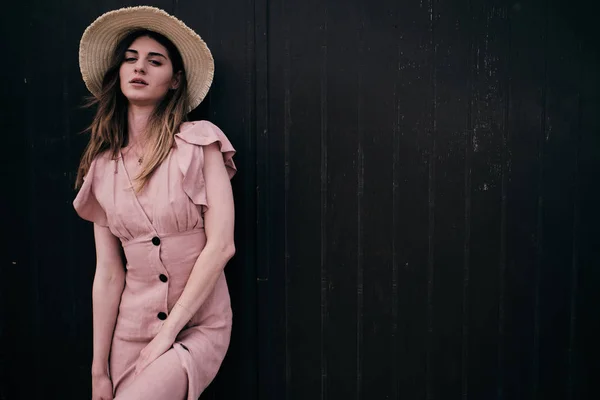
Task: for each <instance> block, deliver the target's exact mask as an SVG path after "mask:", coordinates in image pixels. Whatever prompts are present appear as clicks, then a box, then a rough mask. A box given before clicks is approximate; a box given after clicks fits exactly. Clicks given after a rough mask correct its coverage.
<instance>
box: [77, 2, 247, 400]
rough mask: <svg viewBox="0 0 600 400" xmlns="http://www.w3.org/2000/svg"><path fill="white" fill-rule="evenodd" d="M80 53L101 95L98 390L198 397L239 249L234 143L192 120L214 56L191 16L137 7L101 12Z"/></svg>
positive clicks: (109, 394)
mask: <svg viewBox="0 0 600 400" xmlns="http://www.w3.org/2000/svg"><path fill="white" fill-rule="evenodd" d="M79 59H80V67H81V72H82V76H83V79H84V81H85V84H86V86H87V87H88V89H89V90H90V91H91V92H92V94H93V95H94V96H95V103H96V105H97V112H96V116H95V118H94V120H93V122H92V124H91V126H90V132H91V136H90V140H89V144H88V146H87V148H86V149H85V152H84V154H83V156H82V158H81V164H80V166H79V172H78V176H77V186H78V187H80V190H79V193H78V194H77V197H76V198H75V201H74V207H75V209H76V211H77V212H78V214H79V215H80V216H81V217H82V218H84V219H86V220H89V221H93V222H94V237H95V243H96V254H97V260H96V273H95V277H94V284H93V289H92V299H93V333H94V338H93V348H94V351H93V362H92V399H93V400H106V399H113V397H114V398H115V399H118V400H130V399H144V400H151V399H173V400H175V399H189V400H192V399H194V400H196V399H197V398H198V396H199V395H200V394H201V393H202V391H203V390H204V389H205V388H206V386H207V385H208V384H209V383H210V382H211V380H212V379H213V378H214V376H215V375H216V373H217V371H218V369H219V367H220V365H221V362H222V360H223V358H224V356H225V353H226V351H227V348H228V346H229V338H230V332H231V307H230V299H229V292H228V289H227V284H226V281H225V276H224V274H223V268H224V266H225V264H226V263H227V261H228V260H229V259H230V258H231V257H232V256H233V254H234V252H235V247H234V242H233V229H234V205H233V195H232V191H231V185H230V179H231V177H232V176H233V175H234V173H235V171H236V168H235V165H234V163H233V161H232V157H233V155H234V153H235V150H234V149H233V147H232V145H231V143H230V142H229V141H228V140H227V138H226V137H225V135H224V134H223V132H221V130H219V128H217V127H216V126H215V125H213V124H211V123H210V122H207V121H197V122H184V120H185V117H186V114H187V113H188V112H189V111H190V110H191V109H193V108H194V107H196V106H197V105H198V104H199V103H200V102H201V101H202V99H203V98H204V97H205V95H206V93H207V92H208V89H209V87H210V84H211V82H212V77H213V71H214V63H213V59H212V56H211V54H210V51H209V49H208V48H207V46H206V44H205V43H204V41H202V39H201V38H200V37H199V36H198V35H197V34H196V33H195V32H194V31H192V30H191V29H190V28H188V27H187V26H186V25H185V24H184V23H183V22H181V21H179V20H178V19H176V18H174V17H173V16H171V15H169V14H167V13H166V12H164V11H162V10H160V9H156V8H153V7H131V8H124V9H120V10H116V11H111V12H109V13H106V14H104V15H102V16H101V17H99V18H98V19H97V20H96V21H95V22H94V23H92V24H91V25H90V26H89V27H88V28H87V29H86V31H85V32H84V34H83V36H82V39H81V44H80V52H79ZM122 253H124V255H125V260H126V261H123V258H122Z"/></svg>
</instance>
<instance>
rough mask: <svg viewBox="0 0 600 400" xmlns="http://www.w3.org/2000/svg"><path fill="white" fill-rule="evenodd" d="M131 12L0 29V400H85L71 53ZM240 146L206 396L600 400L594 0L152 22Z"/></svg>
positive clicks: (64, 14) (86, 287)
mask: <svg viewBox="0 0 600 400" xmlns="http://www.w3.org/2000/svg"><path fill="white" fill-rule="evenodd" d="M137 4H141V2H137V1H123V0H119V1H111V0H102V1H95V2H92V1H75V0H60V1H59V0H53V1H42V0H23V1H19V2H11V3H10V4H7V5H5V7H4V10H3V12H2V13H1V17H0V18H1V21H0V22H1V24H0V32H1V33H2V38H3V40H2V41H1V42H2V45H1V46H2V47H1V49H2V59H3V61H2V62H1V63H0V72H1V74H2V75H1V76H2V88H3V95H2V109H1V111H0V115H1V118H0V133H1V134H2V137H3V138H4V149H3V152H2V153H3V157H2V167H3V168H2V177H3V181H4V183H3V185H4V186H3V187H4V189H3V191H2V196H0V198H1V206H2V227H3V228H4V235H3V237H4V239H3V246H2V247H3V251H2V252H1V254H2V257H1V264H0V268H1V270H0V340H1V346H0V400H16V399H33V398H45V399H82V398H89V390H90V382H89V366H90V361H91V282H92V278H93V272H94V247H93V238H92V228H91V226H90V224H89V223H86V222H84V221H82V220H80V219H79V218H78V217H77V216H76V215H75V213H74V211H73V209H72V206H71V201H72V199H73V197H74V195H75V192H74V190H73V182H74V176H75V175H74V174H75V170H76V166H77V162H78V158H79V155H80V154H81V151H82V149H83V146H84V145H85V140H86V138H85V136H83V135H79V134H78V132H80V131H82V130H83V129H84V128H85V127H86V125H87V124H88V123H89V122H90V119H91V116H92V112H91V111H90V110H84V109H81V108H80V106H81V104H82V102H83V98H84V96H85V95H86V94H87V92H86V90H85V87H84V85H83V82H82V81H81V78H80V75H79V70H78V65H77V50H78V41H79V38H80V36H81V34H82V32H83V30H84V29H85V27H86V26H87V25H88V24H89V23H90V22H91V21H92V20H93V19H94V18H95V17H97V16H98V15H100V14H101V13H102V12H104V11H108V10H110V9H114V8H118V7H120V6H125V5H137ZM145 4H150V5H156V6H159V7H161V8H163V9H165V10H167V11H169V12H172V13H174V14H175V15H177V16H179V17H180V18H182V19H184V20H185V21H186V22H187V23H188V24H189V25H190V26H191V27H193V28H194V29H196V30H197V31H198V32H199V33H200V34H201V35H202V36H203V37H204V38H205V40H206V41H207V43H208V44H209V46H210V48H211V49H212V51H213V53H214V56H215V59H216V77H215V82H214V85H213V88H212V89H211V92H210V95H209V97H208V98H207V100H206V101H205V102H204V103H203V104H202V106H201V107H200V108H199V109H198V110H196V111H195V112H194V113H193V115H192V116H191V117H192V118H195V119H197V118H206V119H209V120H211V121H213V122H214V123H216V124H217V125H219V126H220V127H221V128H222V129H223V130H224V131H225V132H226V133H227V134H228V136H229V137H230V138H231V140H232V142H233V143H234V145H235V146H236V148H237V149H238V150H239V153H238V155H237V158H236V161H237V163H238V166H239V169H240V173H239V175H238V176H237V177H236V178H235V179H234V191H235V196H236V204H237V225H236V241H237V249H238V252H237V255H236V257H235V259H234V260H233V261H232V262H231V263H230V265H229V266H228V267H227V270H226V272H227V276H228V281H229V284H230V289H231V293H232V299H233V306H234V313H235V317H234V318H235V319H234V333H233V339H232V345H231V348H230V351H229V354H228V356H227V359H226V361H225V363H224V365H223V368H222V370H221V372H220V374H219V376H218V377H217V379H216V381H215V382H214V384H213V385H212V386H211V387H210V389H209V390H208V391H207V393H206V394H205V395H203V396H202V398H203V399H231V400H233V399H245V400H248V399H261V400H262V399H265V400H280V399H289V400H312V399H324V400H326V399H328V400H342V399H344V400H345V399H363V400H377V399H402V400H417V399H426V400H434V399H435V400H453V399H457V400H458V399H461V400H488V399H498V400H501V399H506V400H518V399H527V400H530V399H531V400H538V399H539V400H542V399H543V400H553V399H565V400H584V399H596V398H599V395H600V389H599V388H598V386H597V385H594V383H595V381H596V380H597V379H596V376H595V374H594V373H593V371H594V370H598V369H599V368H600V361H599V360H600V358H599V357H600V346H599V345H598V343H599V342H598V336H599V334H600V313H599V312H598V305H599V304H600V295H599V294H598V293H599V290H598V287H599V286H600V269H599V267H600V231H599V230H598V225H599V223H600V211H599V210H600V208H599V207H598V206H597V204H598V203H599V200H600V196H599V195H600V193H599V191H598V180H599V172H600V158H599V155H600V135H599V133H600V132H599V130H600V129H599V128H600V116H599V115H598V111H599V106H600V96H599V89H600V73H599V72H598V71H599V70H600V68H599V67H600V51H599V47H598V45H597V43H596V42H595V39H594V31H595V25H597V13H596V11H597V10H596V9H597V6H595V5H594V2H592V1H585V0H572V1H563V0H523V1H508V0H396V1H392V0H371V1H366V0H318V1H317V0H305V1H300V0H296V1H294V0H271V1H269V0H237V1H236V0H204V1H191V0H181V1H178V0H162V1H148V2H145Z"/></svg>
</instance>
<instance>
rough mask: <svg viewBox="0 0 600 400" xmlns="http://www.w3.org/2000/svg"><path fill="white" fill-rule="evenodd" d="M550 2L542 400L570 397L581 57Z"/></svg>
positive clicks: (557, 7)
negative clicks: (569, 353) (569, 357)
mask: <svg viewBox="0 0 600 400" xmlns="http://www.w3.org/2000/svg"><path fill="white" fill-rule="evenodd" d="M564 8H566V7H565V5H563V4H560V3H559V2H556V1H549V2H548V20H547V39H546V40H547V45H546V50H547V53H546V86H547V92H546V105H545V108H546V110H547V111H546V120H545V127H546V129H545V134H544V137H543V138H542V140H543V141H544V142H543V143H544V144H543V148H544V154H543V157H544V159H543V168H544V170H543V182H542V194H541V196H542V198H543V209H542V212H543V215H542V224H543V225H542V229H543V247H542V253H541V256H542V258H541V275H540V279H541V280H540V283H539V284H540V303H539V305H540V319H539V323H540V325H539V328H540V341H539V352H540V358H539V366H540V370H539V383H538V385H539V393H538V396H539V397H538V398H540V399H547V398H567V397H568V392H569V390H570V389H569V387H568V373H569V371H568V349H569V320H570V310H569V308H570V307H569V305H570V296H571V294H570V291H571V265H572V260H573V254H572V250H573V248H572V243H573V204H574V201H575V196H574V186H573V183H574V182H575V181H576V163H575V158H576V153H577V136H578V121H577V119H578V88H579V72H580V69H581V61H580V54H579V46H578V45H577V38H576V37H575V36H574V32H573V30H572V29H571V28H570V27H569V25H568V21H567V20H566V19H565V18H564V16H562V15H561V10H562V9H564Z"/></svg>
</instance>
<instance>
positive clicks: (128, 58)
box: [125, 57, 136, 62]
mask: <svg viewBox="0 0 600 400" xmlns="http://www.w3.org/2000/svg"><path fill="white" fill-rule="evenodd" d="M133 61H136V58H135V57H126V58H125V62H133Z"/></svg>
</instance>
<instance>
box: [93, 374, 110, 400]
mask: <svg viewBox="0 0 600 400" xmlns="http://www.w3.org/2000/svg"><path fill="white" fill-rule="evenodd" d="M92 400H113V385H112V382H111V380H110V378H109V377H108V375H106V374H104V375H96V376H92Z"/></svg>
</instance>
